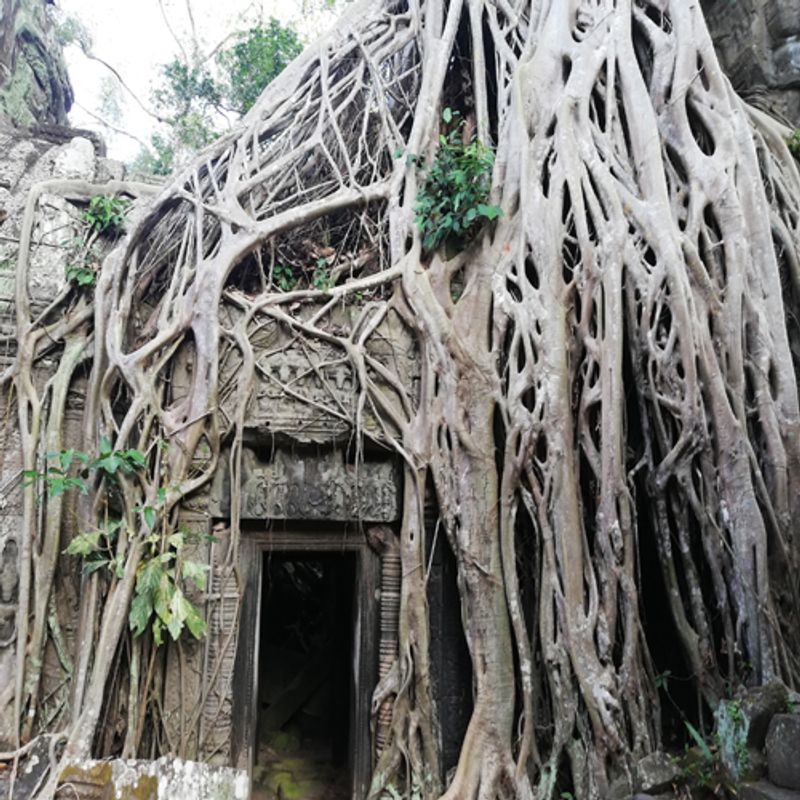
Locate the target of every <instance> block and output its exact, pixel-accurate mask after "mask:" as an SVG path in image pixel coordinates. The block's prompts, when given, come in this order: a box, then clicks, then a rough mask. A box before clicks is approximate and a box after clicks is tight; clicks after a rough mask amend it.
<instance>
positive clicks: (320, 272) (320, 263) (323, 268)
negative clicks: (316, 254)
mask: <svg viewBox="0 0 800 800" xmlns="http://www.w3.org/2000/svg"><path fill="white" fill-rule="evenodd" d="M311 282H312V283H313V285H314V288H315V289H319V290H320V291H321V292H327V291H329V290H330V289H332V288H333V280H332V278H331V269H330V267H329V266H328V259H326V258H319V259H317V263H316V266H315V267H314V275H313V276H312V278H311Z"/></svg>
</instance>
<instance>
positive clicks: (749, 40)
mask: <svg viewBox="0 0 800 800" xmlns="http://www.w3.org/2000/svg"><path fill="white" fill-rule="evenodd" d="M702 5H703V10H704V11H705V14H706V19H707V20H708V25H709V28H710V30H711V35H712V37H713V39H714V44H715V45H716V48H717V53H718V54H719V57H720V60H721V62H722V66H723V68H724V69H725V71H726V72H727V74H728V76H729V77H730V79H731V83H733V86H734V88H735V89H736V90H737V91H738V92H739V93H740V94H742V95H744V96H745V97H746V98H747V99H748V100H749V101H750V102H752V103H753V104H754V105H758V106H759V107H761V108H763V109H764V110H766V111H770V112H772V113H773V114H776V115H778V116H780V117H783V118H784V120H785V121H786V122H787V123H788V124H789V125H790V127H792V128H797V127H800V0H702Z"/></svg>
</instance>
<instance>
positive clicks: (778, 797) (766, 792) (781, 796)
mask: <svg viewBox="0 0 800 800" xmlns="http://www.w3.org/2000/svg"><path fill="white" fill-rule="evenodd" d="M739 797H740V798H741V800H800V792H796V791H793V790H792V789H782V788H781V787H780V786H775V784H773V783H769V782H768V781H758V783H744V784H742V786H741V787H740V790H739Z"/></svg>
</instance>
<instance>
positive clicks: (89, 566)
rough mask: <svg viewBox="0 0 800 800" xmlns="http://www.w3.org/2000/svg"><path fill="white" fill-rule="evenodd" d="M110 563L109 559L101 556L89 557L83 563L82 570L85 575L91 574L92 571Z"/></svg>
mask: <svg viewBox="0 0 800 800" xmlns="http://www.w3.org/2000/svg"><path fill="white" fill-rule="evenodd" d="M110 563H111V559H109V558H103V557H102V556H100V557H99V558H98V557H94V558H89V559H87V560H86V561H84V563H83V571H84V572H85V573H86V574H87V575H91V574H92V573H93V572H97V570H99V569H102V568H103V567H105V566H108V565H109V564H110Z"/></svg>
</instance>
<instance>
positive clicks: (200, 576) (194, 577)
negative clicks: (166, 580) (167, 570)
mask: <svg viewBox="0 0 800 800" xmlns="http://www.w3.org/2000/svg"><path fill="white" fill-rule="evenodd" d="M209 569H210V567H209V566H208V565H207V564H200V563H199V562H197V561H184V562H183V565H182V567H181V572H182V573H183V577H184V579H185V580H187V581H193V582H194V584H195V586H197V588H198V589H200V591H201V592H204V591H205V589H206V573H207V572H208V571H209Z"/></svg>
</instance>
